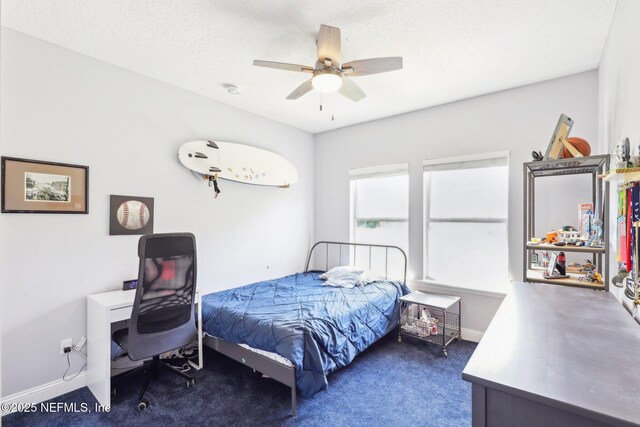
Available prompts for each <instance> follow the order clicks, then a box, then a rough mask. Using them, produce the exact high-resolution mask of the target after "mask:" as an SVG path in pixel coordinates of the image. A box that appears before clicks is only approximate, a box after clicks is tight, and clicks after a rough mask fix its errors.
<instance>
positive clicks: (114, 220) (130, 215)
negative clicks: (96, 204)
mask: <svg viewBox="0 0 640 427" xmlns="http://www.w3.org/2000/svg"><path fill="white" fill-rule="evenodd" d="M151 233H153V197H135V196H114V195H112V196H111V204H110V212H109V235H110V236H118V235H123V234H128V235H132V234H151Z"/></svg>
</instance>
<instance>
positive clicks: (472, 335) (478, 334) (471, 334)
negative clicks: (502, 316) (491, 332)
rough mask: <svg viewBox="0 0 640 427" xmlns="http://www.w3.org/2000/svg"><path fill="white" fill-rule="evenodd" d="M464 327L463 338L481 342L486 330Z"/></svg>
mask: <svg viewBox="0 0 640 427" xmlns="http://www.w3.org/2000/svg"><path fill="white" fill-rule="evenodd" d="M461 329H462V339H463V340H466V341H473V342H480V340H481V339H482V335H484V332H482V331H475V330H473V329H467V328H461Z"/></svg>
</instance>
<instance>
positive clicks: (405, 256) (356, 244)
mask: <svg viewBox="0 0 640 427" xmlns="http://www.w3.org/2000/svg"><path fill="white" fill-rule="evenodd" d="M319 245H325V248H326V252H325V270H329V246H338V248H339V249H338V250H339V254H340V255H339V260H340V261H342V247H343V246H347V248H348V250H349V251H351V248H352V247H353V264H354V265H355V263H356V253H357V251H356V248H357V247H368V248H369V270H371V250H372V248H383V249H384V250H385V258H384V259H385V261H384V278H385V280H387V278H388V272H389V250H390V249H391V250H393V251H398V252H400V254H401V255H402V259H403V261H404V268H403V270H402V271H403V280H402V281H403V283H404V284H405V285H406V284H407V254H405V253H404V251H403V250H402V249H400V248H399V247H398V246H388V245H374V244H368V243H350V242H330V241H325V240H323V241H320V242H316V244H314V245H313V246H312V247H311V250H310V251H309V255H308V256H307V264H306V265H305V267H304V271H305V272H307V271H309V264H310V263H311V257H312V256H313V251H314V249H316V248H317V247H318V246H319Z"/></svg>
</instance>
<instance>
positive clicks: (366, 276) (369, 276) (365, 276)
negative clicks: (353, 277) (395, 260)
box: [356, 271, 382, 286]
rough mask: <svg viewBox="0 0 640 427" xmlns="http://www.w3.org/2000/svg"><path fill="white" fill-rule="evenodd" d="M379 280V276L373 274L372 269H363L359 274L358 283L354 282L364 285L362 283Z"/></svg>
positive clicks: (366, 283)
mask: <svg viewBox="0 0 640 427" xmlns="http://www.w3.org/2000/svg"><path fill="white" fill-rule="evenodd" d="M380 280H382V277H381V276H379V275H377V274H374V273H373V272H372V271H365V272H364V273H362V274H361V275H360V278H359V279H358V283H356V284H357V285H358V286H364V285H368V284H369V283H373V282H378V281H380Z"/></svg>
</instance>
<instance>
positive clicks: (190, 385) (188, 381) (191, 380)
mask: <svg viewBox="0 0 640 427" xmlns="http://www.w3.org/2000/svg"><path fill="white" fill-rule="evenodd" d="M195 383H196V380H194V379H193V378H191V379H190V380H187V388H191V387H193V386H194V385H195Z"/></svg>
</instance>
